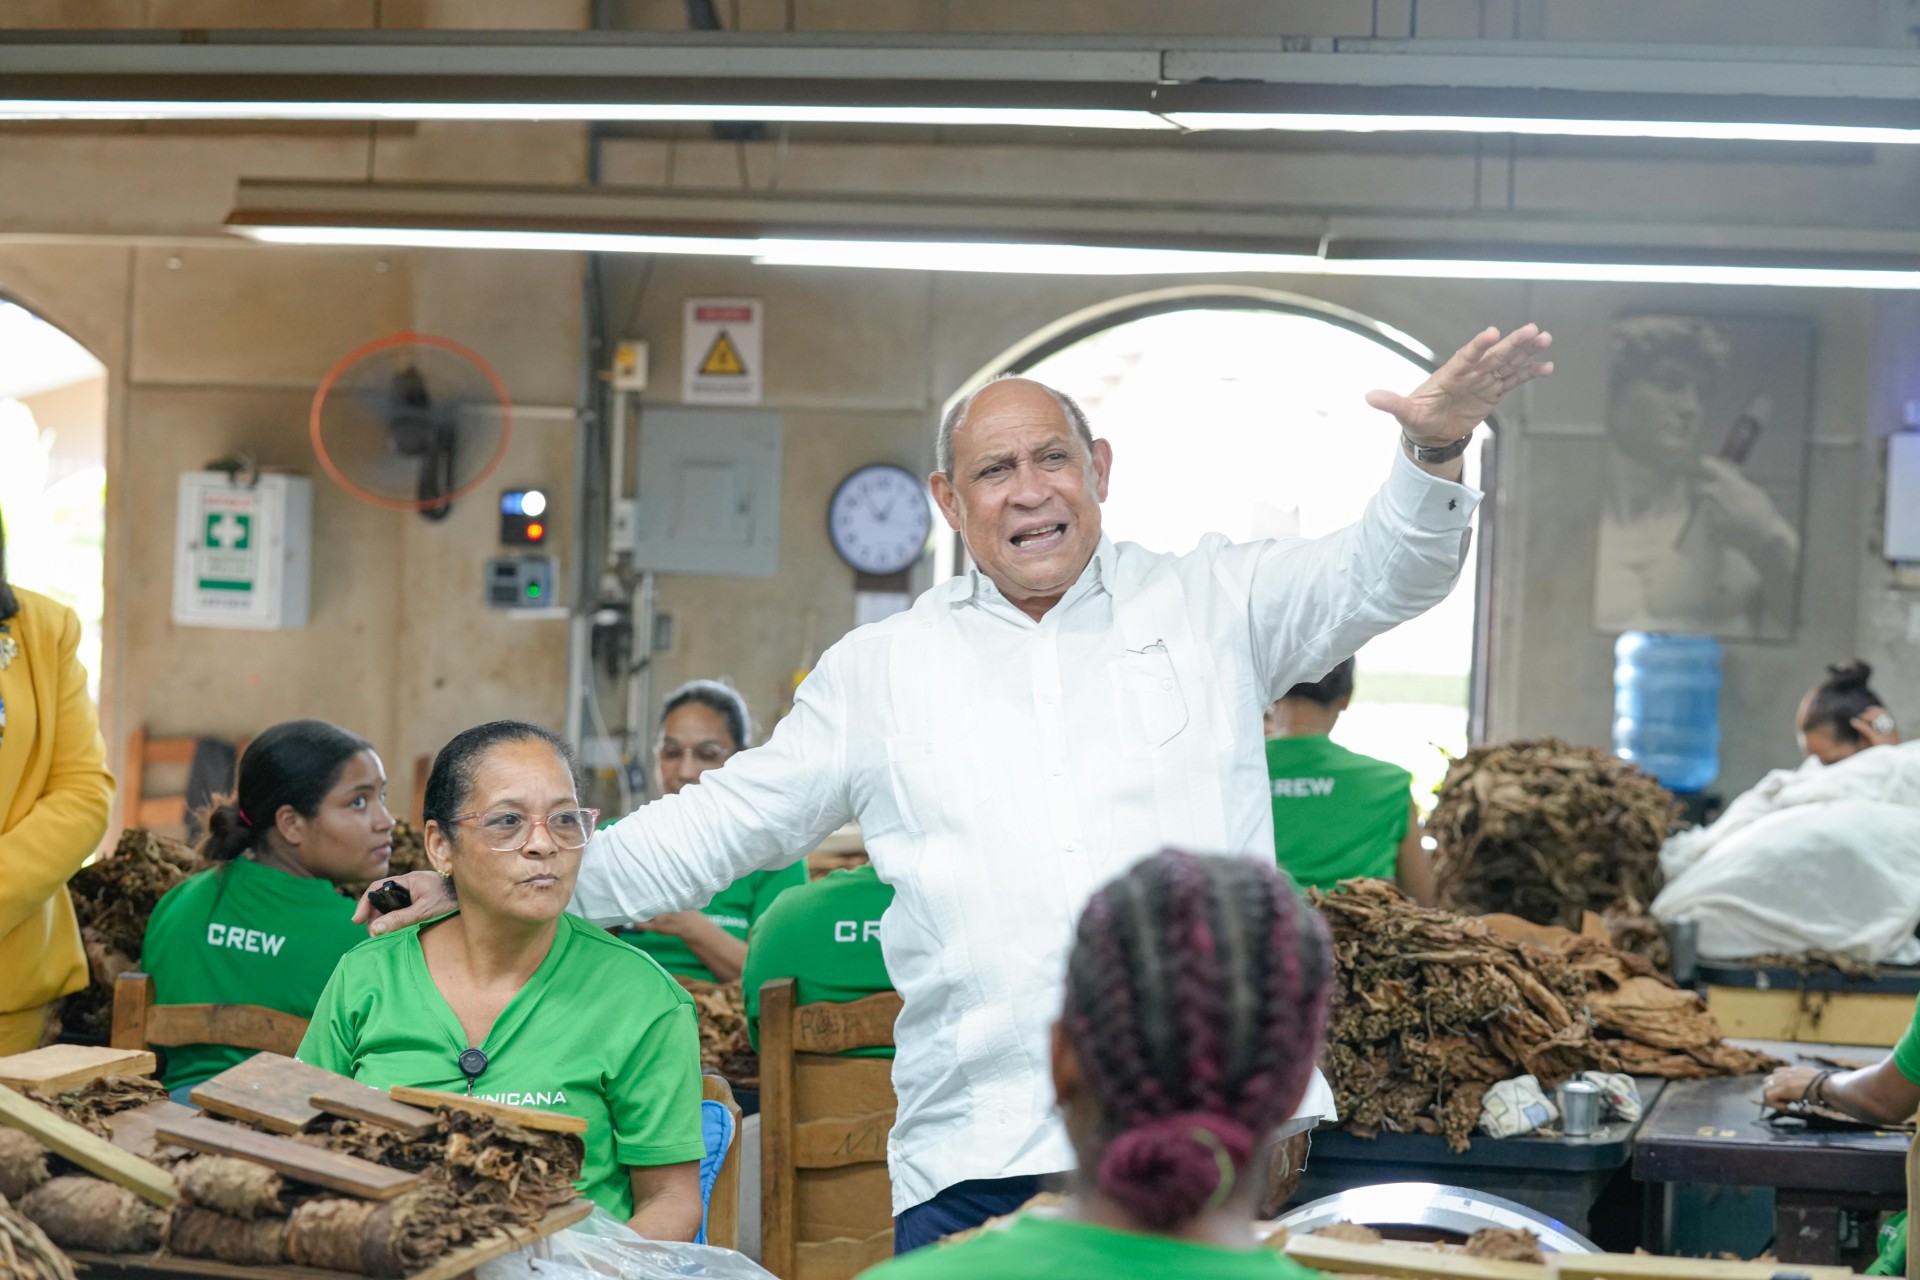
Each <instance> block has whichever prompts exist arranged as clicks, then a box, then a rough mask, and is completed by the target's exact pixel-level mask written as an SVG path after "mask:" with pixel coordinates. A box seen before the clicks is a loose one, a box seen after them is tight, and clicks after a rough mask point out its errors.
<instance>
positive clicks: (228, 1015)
mask: <svg viewBox="0 0 1920 1280" xmlns="http://www.w3.org/2000/svg"><path fill="white" fill-rule="evenodd" d="M306 1034H307V1020H306V1019H305V1018H302V1017H300V1016H298V1015H297V1014H291V1013H287V1012H285V1011H284V1010H281V1009H269V1008H267V1007H266V1006H265V1005H259V1004H156V1005H152V1006H150V1007H149V1008H148V1009H147V1043H148V1044H157V1045H174V1044H230V1045H232V1046H233V1047H234V1048H236V1049H261V1050H264V1051H266V1052H267V1053H275V1054H279V1055H281V1056H282V1057H286V1058H291V1057H293V1055H294V1054H296V1053H298V1052H300V1041H301V1040H303V1039H305V1038H306Z"/></svg>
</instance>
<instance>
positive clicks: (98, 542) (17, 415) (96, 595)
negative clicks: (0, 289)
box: [0, 299, 107, 698]
mask: <svg viewBox="0 0 1920 1280" xmlns="http://www.w3.org/2000/svg"><path fill="white" fill-rule="evenodd" d="M106 423H107V373H106V368H105V366H103V365H102V364H101V363H100V361H98V360H97V359H95V358H94V356H93V353H92V352H90V351H88V350H87V349H86V348H85V347H83V346H81V345H80V344H79V343H78V342H75V341H74V340H73V339H72V338H70V337H68V336H67V334H66V333H64V332H63V331H61V330H60V329H58V328H56V327H55V326H53V325H51V324H49V323H47V322H46V321H45V320H43V319H41V318H40V317H39V316H36V315H35V314H33V313H32V312H31V311H29V310H27V309H26V308H25V307H21V306H19V305H17V304H15V303H12V302H8V301H6V300H4V299H0V518H3V519H4V520H5V521H6V529H7V577H8V579H9V580H10V581H11V582H13V583H14V584H16V585H17V586H22V587H25V588H27V589H28V590H31V591H38V592H40V593H41V594H42V595H47V596H51V597H53V598H54V599H55V600H58V601H60V602H61V603H62V604H65V605H69V606H71V607H72V608H73V610H74V611H75V612H76V613H78V614H79V615H80V625H81V639H80V660H81V661H82V662H83V663H85V664H86V668H87V677H88V680H89V683H90V684H91V686H92V690H93V694H94V696H95V697H96V698H98V697H99V693H100V643H101V615H102V613H103V610H104V604H105V585H104V569H105V546H106V485H107V467H106Z"/></svg>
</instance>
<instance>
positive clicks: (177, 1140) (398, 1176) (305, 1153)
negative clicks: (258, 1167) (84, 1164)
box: [154, 1116, 420, 1200]
mask: <svg viewBox="0 0 1920 1280" xmlns="http://www.w3.org/2000/svg"><path fill="white" fill-rule="evenodd" d="M154 1137H155V1138H156V1139H157V1140H158V1141H161V1142H171V1143H173V1144H174V1145H175V1146H178V1147H185V1148H186V1149H187V1150H189V1151H198V1152H200V1153H202V1154H203V1155H210V1156H237V1157H238V1158H240V1159H242V1160H251V1161H253V1162H254V1163H255V1164H263V1165H265V1166H267V1168H269V1169H272V1170H273V1171H274V1172H275V1173H282V1174H285V1175H286V1176H287V1177H289V1178H297V1179H298V1180H300V1181H301V1182H310V1183H312V1184H313V1185H314V1186H316V1187H325V1188H327V1189H328V1190H329V1191H339V1192H342V1193H344V1194H346V1195H350V1196H359V1197H360V1198H361V1199H363V1200H391V1199H393V1197H395V1196H397V1195H399V1194H400V1193H401V1192H402V1191H405V1190H406V1189H407V1188H408V1187H411V1186H412V1185H413V1184H414V1183H416V1182H418V1181H420V1175H419V1174H417V1173H408V1172H406V1171H405V1170H404V1169H389V1168H388V1167H387V1166H385V1165H380V1164H375V1163H374V1162H373V1161H371V1160H362V1159H361V1158H360V1157H358V1156H350V1155H343V1154H342V1153H340V1152H338V1151H328V1150H327V1149H326V1148H324V1147H310V1146H308V1145H307V1144H306V1143H304V1142H295V1141H294V1140H293V1139H292V1138H281V1137H276V1136H275V1135H273V1134H270V1133H260V1132H258V1131H257V1130H254V1129H248V1128H246V1127H244V1126H242V1125H237V1124H222V1123H221V1122H220V1121H218V1120H211V1119H208V1118H207V1117H205V1116H195V1117H192V1118H190V1119H186V1120H171V1121H163V1122H162V1123H160V1124H158V1125H156V1126H154Z"/></svg>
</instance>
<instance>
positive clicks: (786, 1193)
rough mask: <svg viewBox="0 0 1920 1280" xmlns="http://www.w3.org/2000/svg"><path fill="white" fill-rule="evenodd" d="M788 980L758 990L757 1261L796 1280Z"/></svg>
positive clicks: (790, 993)
mask: <svg viewBox="0 0 1920 1280" xmlns="http://www.w3.org/2000/svg"><path fill="white" fill-rule="evenodd" d="M793 989H794V983H793V979H792V978H779V979H776V980H775V981H773V982H769V983H766V984H765V985H764V986H762V987H761V988H760V1262H761V1265H762V1266H764V1267H766V1269H767V1270H769V1271H771V1272H773V1274H775V1275H776V1276H780V1277H782V1278H783V1280H795V1277H794V1267H795V1259H796V1253H795V1249H796V1246H797V1245H798V1244H799V1236H798V1234H797V1229H798V1213H797V1210H798V1207H799V1206H798V1186H797V1182H798V1174H799V1171H798V1170H797V1169H796V1168H795V1167H794V1159H793V1136H794V1126H795V1120H794V1083H795V1082H794V1066H793V1011H794V1007H795V1000H794V994H793Z"/></svg>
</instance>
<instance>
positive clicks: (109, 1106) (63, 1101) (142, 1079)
mask: <svg viewBox="0 0 1920 1280" xmlns="http://www.w3.org/2000/svg"><path fill="white" fill-rule="evenodd" d="M27 1096H28V1097H29V1098H32V1099H33V1100H34V1101H35V1102H37V1103H39V1104H40V1105H41V1106H43V1107H45V1108H46V1109H47V1110H49V1111H51V1112H53V1113H55V1114H56V1115H59V1116H61V1117H62V1118H64V1119H67V1120H71V1121H73V1122H74V1123H75V1124H77V1125H79V1126H80V1127H81V1128H83V1129H86V1130H88V1131H90V1132H91V1133H93V1134H95V1135H96V1136H98V1137H102V1138H112V1137H113V1131H112V1130H110V1129H109V1128H107V1117H108V1116H117V1115H119V1114H120V1113H121V1112H122V1111H137V1110H138V1109H139V1108H141V1107H144V1106H146V1105H148V1104H149V1103H153V1102H159V1101H161V1100H163V1099H164V1098H166V1096H167V1087H166V1086H165V1085H163V1084H161V1083H160V1082H159V1081H158V1080H155V1079H154V1078H153V1077H152V1076H101V1077H98V1078H96V1079H93V1080H89V1081H87V1082H86V1083H85V1084H83V1085H79V1086H77V1087H75V1088H72V1089H68V1090H66V1091H65V1092H64V1093H56V1094H53V1095H51V1096H49V1095H47V1094H44V1093H41V1092H40V1091H39V1090H37V1089H29V1090H27Z"/></svg>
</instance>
